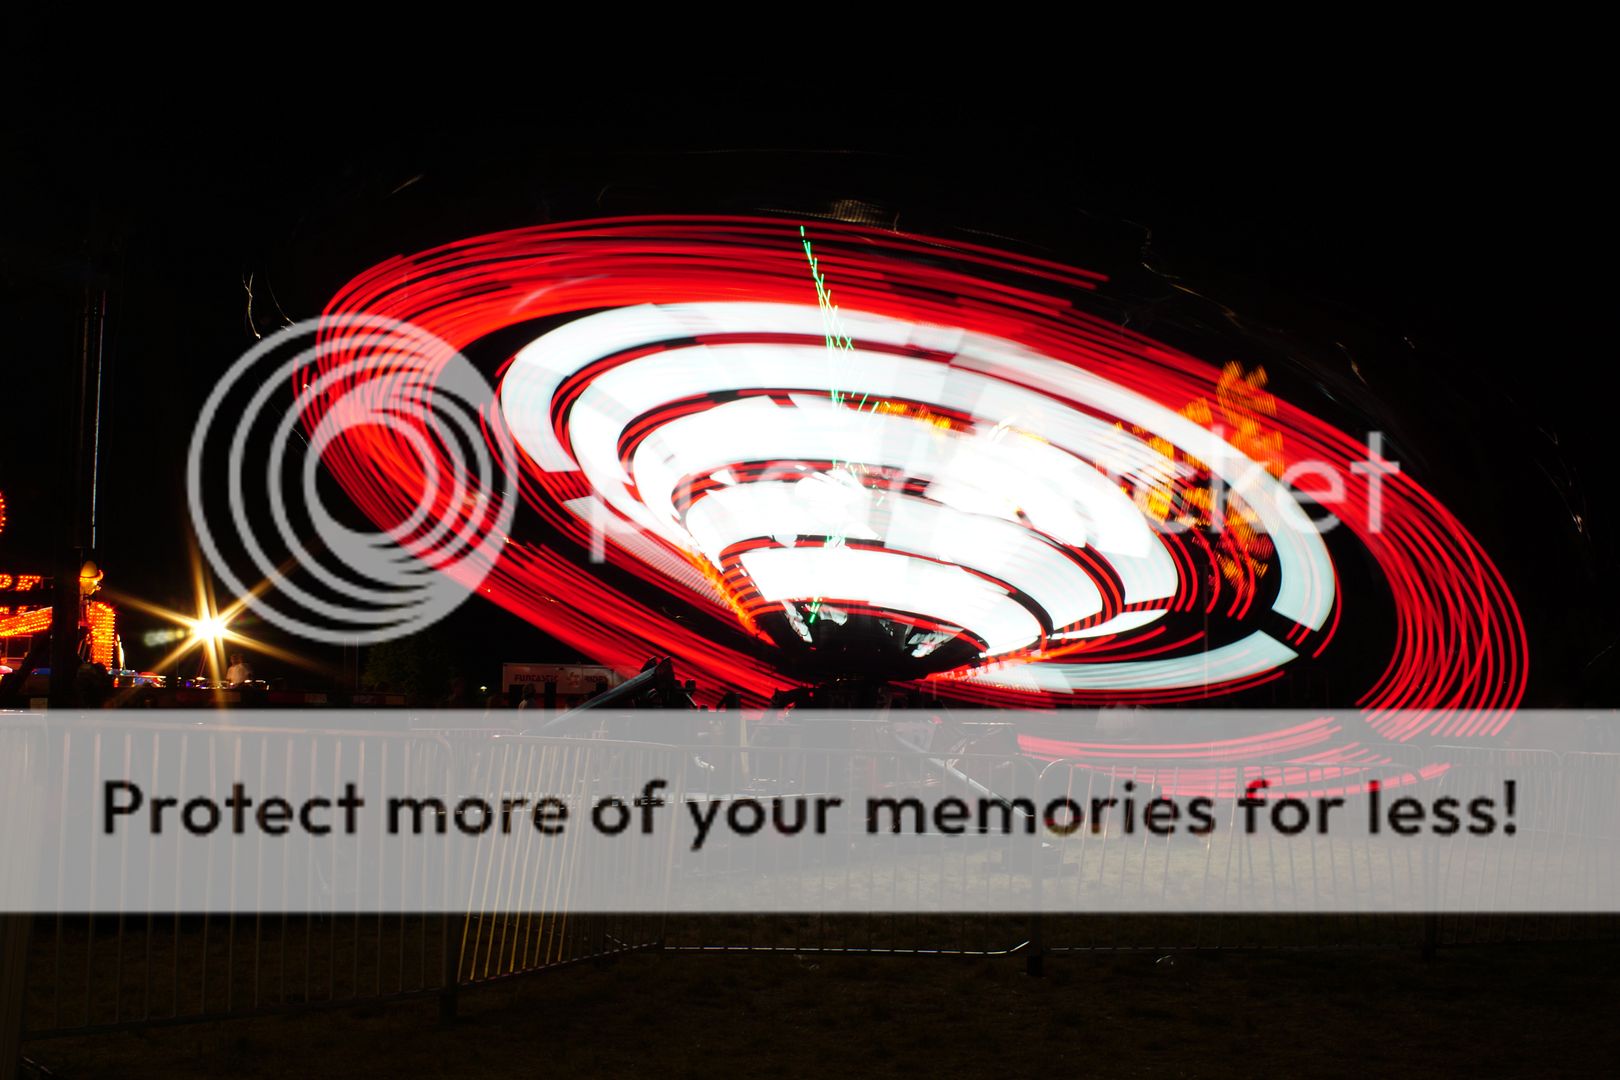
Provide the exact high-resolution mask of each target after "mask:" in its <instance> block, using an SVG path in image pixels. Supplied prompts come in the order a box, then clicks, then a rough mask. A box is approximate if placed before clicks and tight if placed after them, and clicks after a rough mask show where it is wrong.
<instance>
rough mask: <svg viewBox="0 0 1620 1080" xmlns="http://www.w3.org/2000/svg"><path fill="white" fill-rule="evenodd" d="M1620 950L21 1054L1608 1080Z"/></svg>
mask: <svg viewBox="0 0 1620 1080" xmlns="http://www.w3.org/2000/svg"><path fill="white" fill-rule="evenodd" d="M1617 973H1620V943H1611V944H1603V945H1596V946H1594V945H1585V944H1578V943H1540V944H1525V945H1493V946H1466V947H1458V948H1452V949H1442V950H1441V951H1440V953H1439V955H1438V956H1437V957H1435V958H1434V959H1433V960H1430V961H1424V960H1423V959H1421V957H1420V956H1419V954H1418V952H1417V951H1416V950H1408V949H1395V950H1388V949H1384V950H1355V951H1317V950H1306V951H1288V952H1260V953H1244V952H1234V953H1225V952H1169V953H1158V952H1131V953H1106V952H1101V953H1084V954H1071V955H1068V956H1061V957H1052V958H1050V959H1049V960H1048V961H1047V966H1046V974H1045V976H1044V977H1039V978H1033V977H1030V976H1029V975H1027V974H1026V973H1025V970H1024V963H1023V961H1022V960H1021V959H1019V958H1018V957H997V958H989V959H962V958H945V957H854V956H833V955H816V954H802V953H801V954H794V953H780V954H770V955H759V954H681V953H646V954H637V955H631V956H625V957H621V958H618V959H616V960H613V961H609V962H606V963H601V964H596V963H586V964H581V965H576V966H570V967H567V968H562V969H557V970H553V971H548V972H544V973H541V974H539V975H536V976H532V977H527V978H522V979H517V980H513V981H510V982H507V983H502V984H499V985H495V986H488V987H484V988H481V989H478V990H473V991H466V992H464V993H463V994H462V996H461V999H460V1006H459V1018H458V1019H457V1021H456V1022H455V1023H454V1024H452V1025H449V1026H442V1025H441V1024H440V1023H439V1017H438V1004H437V1002H436V1001H435V1000H432V999H427V1000H415V1001H408V1002H396V1003H392V1004H376V1005H368V1006H364V1007H350V1008H342V1009H332V1010H327V1011H318V1012H303V1013H294V1014H286V1015H273V1016H263V1017H258V1018H253V1019H244V1020H232V1021H225V1022H218V1023H208V1024H192V1025H181V1026H174V1027H167V1028H156V1029H150V1030H147V1031H144V1032H137V1033H120V1034H111V1035H101V1036H94V1037H82V1038H72V1039H49V1040H42V1041H38V1042H31V1043H29V1044H27V1045H26V1046H25V1052H26V1053H27V1055H28V1057H29V1058H30V1059H32V1060H33V1061H34V1062H36V1063H38V1065H40V1066H43V1067H44V1068H45V1069H48V1070H49V1072H50V1073H51V1074H54V1075H56V1076H60V1077H64V1078H66V1077H103V1076H104V1077H121V1078H128V1080H140V1078H144V1077H153V1078H156V1077H164V1078H185V1077H215V1076H232V1077H234V1078H236V1080H254V1078H259V1077H282V1076H300V1077H311V1078H319V1077H345V1078H347V1077H354V1076H360V1075H370V1076H434V1077H446V1078H451V1077H478V1078H480V1080H488V1078H491V1077H507V1076H537V1075H547V1076H627V1075H632V1074H646V1073H649V1072H656V1073H657V1074H659V1075H661V1076H669V1077H688V1076H690V1077H703V1078H706V1080H708V1078H713V1077H716V1076H726V1075H748V1076H762V1077H777V1076H780V1077H798V1076H828V1075H834V1076H837V1075H845V1076H879V1077H887V1076H911V1075H916V1074H918V1073H921V1072H925V1071H926V1072H929V1073H940V1072H942V1071H945V1070H947V1069H948V1070H950V1071H951V1072H953V1073H958V1074H960V1075H964V1076H1009V1077H1021V1076H1036V1075H1049V1074H1052V1073H1054V1072H1060V1073H1061V1074H1063V1075H1070V1076H1082V1077H1089V1076H1097V1077H1134V1076H1151V1077H1159V1076H1162V1077H1226V1076H1231V1077H1240V1076H1241V1077H1246V1078H1253V1077H1257V1076H1290V1077H1292V1076H1301V1077H1338V1076H1345V1077H1350V1076H1354V1077H1357V1078H1358V1080H1360V1078H1365V1077H1366V1076H1367V1075H1369V1074H1372V1075H1382V1076H1428V1077H1448V1076H1470V1077H1480V1076H1489V1077H1548V1076H1571V1077H1575V1076H1612V1075H1615V1069H1616V1063H1617V1062H1620V1023H1616V1018H1617V1016H1620V974H1617Z"/></svg>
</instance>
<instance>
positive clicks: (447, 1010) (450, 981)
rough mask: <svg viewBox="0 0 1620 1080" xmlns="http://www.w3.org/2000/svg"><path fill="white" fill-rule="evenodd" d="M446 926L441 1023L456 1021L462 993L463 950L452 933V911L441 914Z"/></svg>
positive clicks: (441, 919) (443, 923)
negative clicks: (457, 1001) (457, 1002)
mask: <svg viewBox="0 0 1620 1080" xmlns="http://www.w3.org/2000/svg"><path fill="white" fill-rule="evenodd" d="M439 919H440V922H441V924H442V925H443V927H444V935H443V937H444V947H443V950H442V954H441V963H440V975H441V978H442V979H443V981H444V985H443V986H442V987H441V988H440V990H439V1023H440V1024H444V1025H449V1024H453V1023H455V1022H456V999H457V997H458V995H459V994H460V993H461V950H460V948H459V947H458V946H459V943H458V942H457V941H456V939H455V937H454V936H453V935H452V934H451V933H450V926H451V921H450V913H449V912H448V911H447V912H445V913H444V914H443V915H441V916H439Z"/></svg>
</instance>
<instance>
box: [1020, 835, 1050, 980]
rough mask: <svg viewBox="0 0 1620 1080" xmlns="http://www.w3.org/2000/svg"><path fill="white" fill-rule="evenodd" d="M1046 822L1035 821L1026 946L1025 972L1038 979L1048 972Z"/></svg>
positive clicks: (1030, 868)
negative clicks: (1044, 914) (1043, 834)
mask: <svg viewBox="0 0 1620 1080" xmlns="http://www.w3.org/2000/svg"><path fill="white" fill-rule="evenodd" d="M1045 824H1046V823H1045V822H1044V821H1037V822H1036V823H1035V845H1034V849H1033V853H1032V860H1031V863H1030V867H1029V883H1030V912H1029V943H1028V944H1027V945H1025V946H1024V948H1025V950H1026V951H1025V953H1024V974H1026V975H1028V976H1030V977H1031V978H1037V979H1038V978H1040V977H1041V976H1042V975H1044V974H1046V927H1045V926H1044V925H1043V924H1044V919H1043V917H1042V909H1043V908H1044V907H1045V906H1046V887H1045V881H1046V852H1045V850H1044V848H1045V846H1046V845H1045V843H1044V841H1043V840H1042V837H1041V832H1042V830H1043V828H1044V826H1045Z"/></svg>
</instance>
